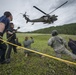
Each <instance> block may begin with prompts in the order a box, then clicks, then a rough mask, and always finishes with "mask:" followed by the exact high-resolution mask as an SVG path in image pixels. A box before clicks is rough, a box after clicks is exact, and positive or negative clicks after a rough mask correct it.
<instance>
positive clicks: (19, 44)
mask: <svg viewBox="0 0 76 75" xmlns="http://www.w3.org/2000/svg"><path fill="white" fill-rule="evenodd" d="M15 43H16V45H18V46H21V43H20V42H19V41H18V38H16V39H15Z"/></svg>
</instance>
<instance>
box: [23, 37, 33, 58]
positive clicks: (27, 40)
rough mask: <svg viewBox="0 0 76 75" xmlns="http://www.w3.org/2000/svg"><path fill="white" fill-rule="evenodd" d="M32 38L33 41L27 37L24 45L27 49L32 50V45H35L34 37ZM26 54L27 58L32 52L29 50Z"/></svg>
mask: <svg viewBox="0 0 76 75" xmlns="http://www.w3.org/2000/svg"><path fill="white" fill-rule="evenodd" d="M30 38H31V40H29V39H28V37H25V41H24V42H23V45H24V47H25V48H29V49H31V44H32V43H34V39H33V38H32V37H30ZM24 53H25V56H26V57H27V56H29V54H30V53H31V52H30V51H28V50H25V51H24Z"/></svg>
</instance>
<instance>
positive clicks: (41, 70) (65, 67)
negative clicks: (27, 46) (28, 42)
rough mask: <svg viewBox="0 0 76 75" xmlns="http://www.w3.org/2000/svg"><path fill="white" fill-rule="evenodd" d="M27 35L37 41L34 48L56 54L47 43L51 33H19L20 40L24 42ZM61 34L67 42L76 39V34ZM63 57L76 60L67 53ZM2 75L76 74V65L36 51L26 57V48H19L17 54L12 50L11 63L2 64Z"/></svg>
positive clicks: (0, 74) (33, 45) (0, 66)
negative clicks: (40, 55)
mask: <svg viewBox="0 0 76 75" xmlns="http://www.w3.org/2000/svg"><path fill="white" fill-rule="evenodd" d="M26 36H28V37H30V36H32V37H33V38H34V40H35V42H34V44H32V48H34V49H36V50H38V51H39V52H42V53H46V54H49V55H52V56H55V53H54V51H53V49H52V48H51V47H49V46H48V45H47V41H48V39H49V38H50V37H51V36H50V34H27V33H26V34H24V33H17V37H18V38H19V42H21V43H22V44H23V41H24V38H25V37H26ZM60 36H62V37H63V38H64V39H65V40H66V41H67V42H68V39H69V38H72V39H74V40H76V35H64V34H63V35H60ZM4 39H5V37H4ZM62 58H63V59H66V60H69V61H72V62H76V61H74V60H73V59H71V58H70V56H67V55H65V54H63V55H62ZM0 75H76V65H70V64H66V63H63V62H60V61H58V60H54V59H51V58H48V57H43V58H41V57H39V56H38V55H37V54H35V53H32V54H31V55H30V56H29V57H25V54H24V50H23V49H21V48H20V49H19V48H18V53H17V54H14V52H13V50H12V53H11V63H10V64H3V65H1V64H0Z"/></svg>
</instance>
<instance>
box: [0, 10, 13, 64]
mask: <svg viewBox="0 0 76 75" xmlns="http://www.w3.org/2000/svg"><path fill="white" fill-rule="evenodd" d="M12 20H13V16H12V14H11V13H10V12H9V11H6V12H4V15H3V16H1V17H0V39H2V37H3V35H4V33H5V32H6V30H7V29H8V28H9V27H10V24H9V23H10V21H12ZM6 49H7V46H6V44H5V43H4V42H2V41H1V40H0V63H1V64H4V63H5V53H6Z"/></svg>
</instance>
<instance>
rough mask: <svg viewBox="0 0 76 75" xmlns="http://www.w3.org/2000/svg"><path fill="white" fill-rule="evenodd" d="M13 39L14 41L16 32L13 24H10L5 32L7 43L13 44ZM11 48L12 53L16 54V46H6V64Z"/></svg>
mask: <svg viewBox="0 0 76 75" xmlns="http://www.w3.org/2000/svg"><path fill="white" fill-rule="evenodd" d="M15 39H16V30H15V29H14V24H13V23H10V28H9V29H8V30H7V41H8V42H11V43H13V44H15ZM12 48H13V50H14V53H17V50H16V46H13V45H10V44H8V51H7V54H6V61H7V62H8V63H10V55H11V51H12Z"/></svg>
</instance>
